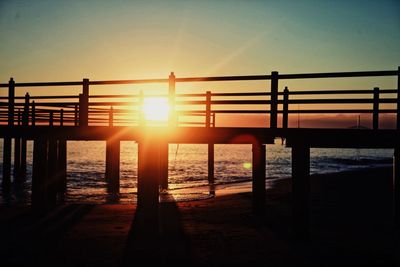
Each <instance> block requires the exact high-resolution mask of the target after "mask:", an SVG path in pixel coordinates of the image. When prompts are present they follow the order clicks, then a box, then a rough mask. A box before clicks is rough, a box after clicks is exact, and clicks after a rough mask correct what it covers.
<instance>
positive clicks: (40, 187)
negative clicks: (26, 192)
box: [32, 137, 48, 211]
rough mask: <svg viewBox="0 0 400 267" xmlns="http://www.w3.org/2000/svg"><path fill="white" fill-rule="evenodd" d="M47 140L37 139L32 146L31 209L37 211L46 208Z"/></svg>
mask: <svg viewBox="0 0 400 267" xmlns="http://www.w3.org/2000/svg"><path fill="white" fill-rule="evenodd" d="M47 145H48V142H47V139H46V138H45V137H37V138H36V139H35V140H34V144H33V166H32V207H33V208H34V209H35V210H37V211H42V210H44V209H45V208H46V202H47V199H46V181H47V171H48V169H47V165H48V164H47V159H48V157H47Z"/></svg>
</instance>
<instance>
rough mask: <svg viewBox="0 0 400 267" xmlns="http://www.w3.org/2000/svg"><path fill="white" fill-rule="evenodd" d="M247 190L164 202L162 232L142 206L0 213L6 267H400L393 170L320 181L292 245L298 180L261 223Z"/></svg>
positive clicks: (274, 200)
mask: <svg viewBox="0 0 400 267" xmlns="http://www.w3.org/2000/svg"><path fill="white" fill-rule="evenodd" d="M248 188H249V187H248V185H246V183H244V184H243V185H238V186H236V188H235V186H233V187H224V186H221V187H217V188H216V192H215V194H216V197H215V198H211V199H205V200H199V201H188V202H179V203H174V202H166V203H162V204H161V206H160V212H159V224H158V226H157V229H158V231H155V230H154V229H155V228H154V226H152V218H148V217H146V216H144V215H143V214H141V213H140V211H137V209H136V206H135V205H82V204H76V205H75V204H71V205H65V206H62V207H59V208H57V209H56V210H53V211H52V212H50V213H48V214H46V215H35V214H32V213H31V212H30V209H29V207H18V208H13V207H1V208H0V214H1V216H0V220H1V230H0V231H1V236H2V242H1V245H0V246H1V247H0V256H1V259H2V261H3V263H5V265H3V264H1V265H2V266H11V265H14V266H15V265H18V264H20V265H30V266H32V265H34V264H33V263H36V265H41V266H42V265H43V264H44V263H51V264H55V265H54V266H56V265H59V266H120V265H125V266H128V265H129V266H143V265H144V264H147V265H154V264H157V265H161V266H163V265H166V264H173V265H185V266H191V265H193V266H238V265H242V266H293V265H296V266H299V265H300V266H337V265H339V264H346V265H347V264H349V265H353V266H398V264H399V258H398V255H399V252H400V251H399V246H398V241H399V238H398V235H397V233H396V232H395V231H394V225H393V221H392V195H391V190H392V180H391V170H390V169H388V168H380V169H370V170H363V171H354V172H346V173H339V174H327V175H316V176H313V177H312V195H311V199H310V204H311V220H310V224H311V238H310V240H309V241H307V242H306V241H304V242H299V241H295V240H293V239H292V237H291V205H290V204H291V202H290V179H281V180H276V181H273V182H271V184H270V186H268V189H267V198H266V213H265V216H262V217H255V216H253V215H252V213H251V193H249V192H247V191H248ZM143 262H145V263H143ZM396 264H397V265H396Z"/></svg>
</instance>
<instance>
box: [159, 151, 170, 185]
mask: <svg viewBox="0 0 400 267" xmlns="http://www.w3.org/2000/svg"><path fill="white" fill-rule="evenodd" d="M160 150H161V151H160V153H161V157H160V161H161V166H160V168H161V170H160V172H161V173H160V188H161V189H163V190H167V189H168V152H169V148H168V144H167V143H162V144H160Z"/></svg>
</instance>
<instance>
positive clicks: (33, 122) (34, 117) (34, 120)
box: [31, 100, 36, 126]
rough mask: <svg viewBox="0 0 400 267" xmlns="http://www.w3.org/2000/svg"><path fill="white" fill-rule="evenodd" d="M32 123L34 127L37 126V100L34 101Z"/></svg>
mask: <svg viewBox="0 0 400 267" xmlns="http://www.w3.org/2000/svg"><path fill="white" fill-rule="evenodd" d="M31 121H32V126H35V125H36V104H35V100H33V101H32V111H31Z"/></svg>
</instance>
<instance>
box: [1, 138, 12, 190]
mask: <svg viewBox="0 0 400 267" xmlns="http://www.w3.org/2000/svg"><path fill="white" fill-rule="evenodd" d="M10 185H11V138H9V137H5V138H4V145H3V181H2V186H3V187H4V188H9V187H10Z"/></svg>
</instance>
